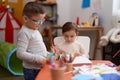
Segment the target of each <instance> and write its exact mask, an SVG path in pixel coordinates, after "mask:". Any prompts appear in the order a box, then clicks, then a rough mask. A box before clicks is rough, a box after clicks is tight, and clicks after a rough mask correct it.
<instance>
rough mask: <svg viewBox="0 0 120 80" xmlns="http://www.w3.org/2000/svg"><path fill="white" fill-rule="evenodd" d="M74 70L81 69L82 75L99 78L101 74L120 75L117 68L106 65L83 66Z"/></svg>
mask: <svg viewBox="0 0 120 80" xmlns="http://www.w3.org/2000/svg"><path fill="white" fill-rule="evenodd" d="M74 69H75V70H76V69H80V73H81V74H90V75H95V76H98V75H100V74H109V73H115V74H119V73H118V72H117V70H116V68H115V67H109V66H107V65H105V64H96V65H83V66H79V67H74ZM119 75H120V74H119Z"/></svg>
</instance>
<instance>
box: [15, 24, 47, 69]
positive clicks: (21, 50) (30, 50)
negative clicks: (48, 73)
mask: <svg viewBox="0 0 120 80" xmlns="http://www.w3.org/2000/svg"><path fill="white" fill-rule="evenodd" d="M47 53H48V52H47V50H46V47H45V44H44V42H43V39H42V36H41V34H40V32H39V31H38V30H32V29H29V28H27V27H25V26H24V25H23V26H22V28H21V30H20V31H19V33H18V37H17V57H18V58H20V59H21V60H22V61H23V66H24V67H25V68H29V69H39V68H40V66H41V61H42V60H43V59H45V57H46V56H47Z"/></svg>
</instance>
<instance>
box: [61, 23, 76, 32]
mask: <svg viewBox="0 0 120 80" xmlns="http://www.w3.org/2000/svg"><path fill="white" fill-rule="evenodd" d="M70 30H75V32H76V34H77V32H78V31H77V26H76V24H75V23H73V22H66V23H65V24H64V25H63V27H62V33H63V34H64V33H65V32H67V31H70Z"/></svg>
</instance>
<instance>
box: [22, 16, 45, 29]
mask: <svg viewBox="0 0 120 80" xmlns="http://www.w3.org/2000/svg"><path fill="white" fill-rule="evenodd" d="M44 17H45V14H38V15H36V16H33V17H27V16H24V17H23V18H24V21H25V25H26V27H28V28H30V29H33V30H37V29H38V28H39V27H40V26H41V25H42V24H43V22H44V21H45V19H44Z"/></svg>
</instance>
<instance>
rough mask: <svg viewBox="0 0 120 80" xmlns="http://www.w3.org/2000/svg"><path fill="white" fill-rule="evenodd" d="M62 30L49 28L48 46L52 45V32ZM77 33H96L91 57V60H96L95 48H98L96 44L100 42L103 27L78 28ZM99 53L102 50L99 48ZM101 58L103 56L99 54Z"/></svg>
mask: <svg viewBox="0 0 120 80" xmlns="http://www.w3.org/2000/svg"><path fill="white" fill-rule="evenodd" d="M60 29H62V27H60V26H51V27H50V29H49V40H50V44H53V38H54V37H53V31H54V30H60ZM78 31H79V32H81V31H88V32H89V31H96V32H97V34H96V40H95V45H94V51H93V57H92V59H95V58H96V51H97V46H98V42H99V40H100V37H101V36H102V35H103V27H80V28H78ZM101 53H102V48H101ZM101 57H103V54H101Z"/></svg>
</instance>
